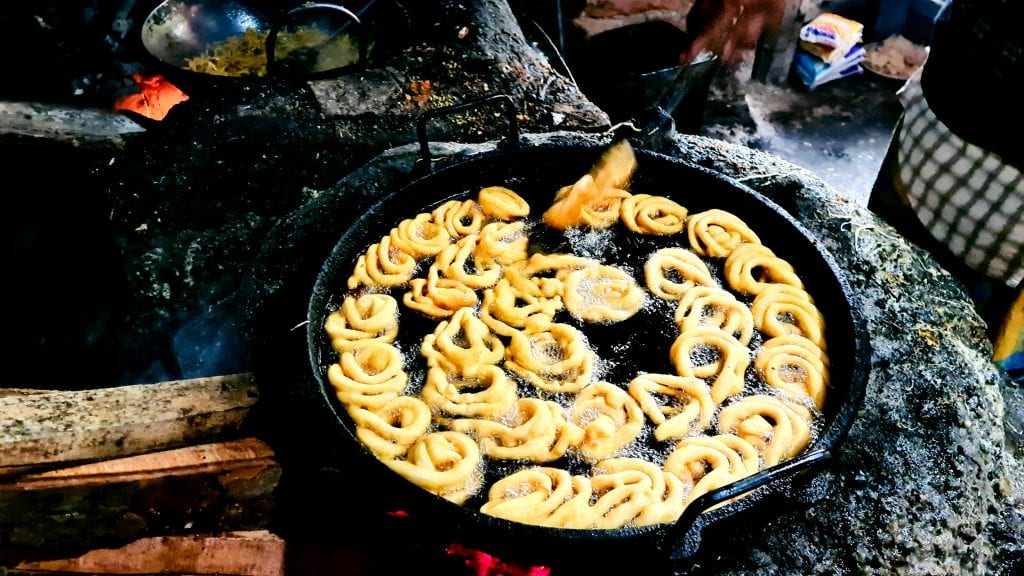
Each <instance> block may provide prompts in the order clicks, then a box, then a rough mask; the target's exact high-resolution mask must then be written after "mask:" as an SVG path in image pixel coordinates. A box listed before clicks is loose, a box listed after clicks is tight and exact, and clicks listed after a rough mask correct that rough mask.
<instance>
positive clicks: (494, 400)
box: [420, 364, 517, 432]
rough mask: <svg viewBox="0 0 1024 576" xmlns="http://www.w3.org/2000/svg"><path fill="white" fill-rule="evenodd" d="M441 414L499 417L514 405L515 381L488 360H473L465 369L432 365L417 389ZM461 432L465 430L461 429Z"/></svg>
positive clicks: (515, 397)
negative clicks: (472, 363)
mask: <svg viewBox="0 0 1024 576" xmlns="http://www.w3.org/2000/svg"><path fill="white" fill-rule="evenodd" d="M420 394H421V395H422V396H423V400H424V401H425V402H426V403H427V405H428V406H430V408H431V409H433V410H434V411H435V412H437V413H438V414H440V415H443V416H445V417H447V416H466V417H470V418H498V417H499V416H501V415H502V414H505V413H506V412H508V411H509V410H511V409H512V407H513V406H515V403H516V399H517V395H516V394H517V389H516V383H515V382H513V381H512V380H511V379H510V378H509V377H508V376H506V375H505V371H504V370H502V369H501V368H499V367H498V366H494V365H491V364H476V365H473V366H470V367H469V368H467V369H466V371H465V372H462V371H459V372H456V371H453V370H450V369H445V368H439V367H437V366H434V367H432V368H430V369H429V370H428V371H427V380H426V382H425V383H424V384H423V391H422V392H421V393H420ZM463 432H464V430H463Z"/></svg>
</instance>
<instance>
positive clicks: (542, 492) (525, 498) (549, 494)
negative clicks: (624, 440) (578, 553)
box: [480, 466, 591, 528]
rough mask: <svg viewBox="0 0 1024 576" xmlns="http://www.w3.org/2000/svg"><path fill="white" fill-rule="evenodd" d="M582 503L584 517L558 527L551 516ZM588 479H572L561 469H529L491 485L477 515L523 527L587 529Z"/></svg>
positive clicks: (568, 520)
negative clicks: (567, 507)
mask: <svg viewBox="0 0 1024 576" xmlns="http://www.w3.org/2000/svg"><path fill="white" fill-rule="evenodd" d="M580 501H582V502H583V507H582V509H581V512H582V513H583V514H584V515H585V516H586V517H585V518H577V519H576V520H575V522H573V521H572V519H566V518H565V517H566V516H567V514H566V513H562V514H561V516H562V518H563V520H565V523H564V524H562V525H557V524H555V523H554V521H553V519H552V516H553V515H554V514H555V512H556V511H558V510H559V509H561V508H563V507H566V506H569V507H570V508H573V507H574V506H576V505H577V504H578V503H579V502H580ZM589 501H590V480H588V479H587V478H584V477H582V476H572V475H571V474H569V473H568V472H567V471H565V470H563V469H561V468H551V467H545V466H532V467H530V468H524V469H522V470H520V471H518V472H515V473H513V474H509V475H508V476H505V477H504V478H501V479H500V480H498V481H497V482H495V483H494V484H492V485H491V488H490V490H488V492H487V502H485V503H484V505H483V506H481V507H480V512H482V513H483V514H487V515H489V516H494V517H496V518H504V519H505V520H511V521H513V522H519V523H522V524H532V525H534V526H549V527H560V528H567V527H569V526H568V524H572V525H575V526H577V527H586V526H587V525H589V523H590V522H591V516H590V514H589V512H590V509H589V508H590V507H589Z"/></svg>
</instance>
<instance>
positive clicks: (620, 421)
mask: <svg viewBox="0 0 1024 576" xmlns="http://www.w3.org/2000/svg"><path fill="white" fill-rule="evenodd" d="M569 419H570V420H571V421H572V422H573V423H575V424H576V425H577V426H579V427H580V428H583V431H584V432H585V433H586V434H585V436H584V437H583V442H581V443H580V454H581V455H582V456H583V458H584V460H587V461H588V462H597V461H598V460H603V459H605V458H609V457H611V456H612V455H614V454H615V452H617V451H618V450H621V449H622V448H625V447H626V445H627V444H629V443H630V442H632V441H633V439H634V438H636V437H637V435H638V434H640V430H641V429H643V426H644V413H643V411H642V410H641V409H640V405H639V404H637V402H636V400H634V399H633V397H632V396H630V395H629V393H627V392H626V391H625V390H623V389H622V388H619V387H618V386H616V385H614V384H609V383H608V382H595V383H593V384H591V385H590V386H587V387H586V388H584V389H583V390H581V391H580V392H579V394H577V395H576V399H575V401H574V402H573V404H572V408H570V410H569Z"/></svg>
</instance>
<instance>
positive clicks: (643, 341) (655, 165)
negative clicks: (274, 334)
mask: <svg viewBox="0 0 1024 576" xmlns="http://www.w3.org/2000/svg"><path fill="white" fill-rule="evenodd" d="M495 101H497V102H501V103H504V104H506V107H511V101H509V100H506V99H497V100H495ZM446 112H449V111H445V113H446ZM429 119H430V117H429V116H425V117H424V118H422V119H421V122H420V136H421V146H422V149H423V151H424V154H423V163H424V164H426V165H428V166H429V163H430V155H429V145H428V144H427V141H426V136H425V134H426V129H425V125H426V122H427V121H428V120H429ZM603 149H604V146H597V145H579V144H573V145H560V144H550V145H537V146H527V145H525V144H523V143H522V142H520V141H519V137H518V134H517V133H516V130H515V127H514V124H511V123H510V134H509V135H508V136H507V137H506V138H505V140H504V142H503V143H502V145H500V146H498V147H497V149H496V150H494V151H493V152H490V153H485V154H480V155H476V156H473V157H471V158H469V159H464V160H461V161H457V162H455V163H454V164H451V165H448V166H446V167H444V168H442V169H438V170H436V171H433V172H427V173H426V174H425V175H422V176H420V177H418V178H417V179H415V180H413V181H411V182H410V183H409V184H408V185H406V186H404V187H403V188H401V189H399V190H396V191H394V192H393V193H391V194H388V195H386V196H384V197H382V198H381V199H380V200H379V201H378V202H377V203H376V204H374V205H373V206H372V207H371V208H370V209H369V210H368V211H367V212H366V213H364V214H362V215H361V216H360V217H359V218H358V219H357V220H356V221H355V223H354V224H353V225H352V226H351V227H349V228H348V229H346V230H344V231H343V232H342V233H341V238H340V240H339V241H338V242H337V245H336V246H335V248H334V250H333V252H332V253H331V254H330V256H329V257H328V258H327V260H326V262H325V263H324V265H323V268H322V270H321V271H320V274H319V277H318V279H317V281H316V284H315V287H314V290H313V294H312V297H311V299H310V302H309V308H308V324H307V343H308V347H309V362H310V364H309V371H310V373H309V375H308V381H307V385H309V386H312V388H313V389H314V390H315V391H314V394H315V396H316V398H317V400H318V402H319V405H320V407H321V408H322V415H324V416H326V418H327V419H328V420H329V421H330V422H331V425H330V426H331V428H330V429H331V430H332V431H333V433H334V435H335V438H333V439H332V440H334V441H336V442H339V443H341V444H343V445H345V446H346V448H348V449H350V450H349V451H348V454H349V456H348V457H350V458H351V460H350V461H349V465H350V466H358V467H359V470H360V473H361V474H366V475H367V478H368V480H367V485H369V486H376V487H378V488H379V489H380V490H379V491H375V492H377V493H378V494H379V497H382V498H393V497H394V496H395V495H399V494H400V495H401V496H402V500H403V501H405V502H406V503H407V504H408V506H409V507H410V508H411V509H412V510H413V515H414V516H416V517H419V518H422V519H425V521H426V522H427V528H426V529H427V530H429V533H430V534H431V535H444V536H442V537H447V538H449V541H460V542H462V543H465V544H468V545H474V544H476V545H478V546H482V547H484V549H486V550H488V551H496V552H498V553H505V554H508V555H511V557H512V558H517V557H518V558H521V559H522V560H524V561H528V562H532V563H545V562H547V563H551V562H565V561H572V559H587V560H589V561H595V560H596V561H597V562H598V563H599V564H600V563H601V562H602V561H607V562H617V561H621V560H622V556H621V555H622V554H636V553H638V551H647V552H645V554H646V556H645V558H646V560H645V561H655V560H657V559H662V560H666V561H669V560H672V561H684V562H685V561H687V559H689V558H691V557H693V556H694V554H695V553H696V552H697V551H698V550H699V548H700V540H701V533H702V531H704V528H705V527H710V526H717V525H726V526H727V525H728V524H729V522H734V521H736V520H737V518H738V517H740V516H743V515H745V514H746V513H748V512H757V511H758V510H762V509H765V506H762V505H764V504H765V503H766V502H769V501H775V502H778V501H782V502H788V503H795V502H808V501H813V500H814V499H815V497H817V498H820V495H815V494H814V491H815V489H816V488H815V487H814V482H813V480H814V479H815V478H816V477H818V476H820V475H821V470H822V469H823V464H824V463H825V462H826V461H827V460H828V459H829V458H830V457H831V455H832V453H833V452H834V451H835V450H836V449H837V448H838V447H839V445H840V443H841V441H842V439H843V438H844V436H845V435H846V432H847V431H848V429H849V427H850V425H851V423H852V420H853V418H854V415H855V412H856V410H857V407H858V406H859V404H860V402H861V399H862V396H863V393H864V388H865V383H866V380H867V372H868V358H869V350H868V343H867V339H866V335H865V332H864V330H863V327H862V326H861V322H860V320H859V319H858V316H857V312H856V304H855V302H856V298H855V296H854V294H853V293H852V292H851V289H850V287H849V285H848V284H847V282H846V281H845V280H844V278H843V274H842V272H841V271H840V270H839V269H838V268H837V266H836V264H835V262H834V261H833V259H832V258H831V257H830V256H829V254H828V253H827V252H825V251H824V250H823V249H822V248H821V247H820V244H819V243H817V242H815V241H814V239H813V238H812V237H811V236H810V235H809V234H808V233H807V232H806V231H805V230H804V228H803V227H802V226H801V225H800V224H799V223H798V222H796V221H795V220H794V219H793V217H791V216H790V215H789V214H788V213H786V212H785V211H784V210H783V209H782V208H780V207H779V206H777V205H776V204H774V203H772V202H771V201H769V200H768V199H767V198H765V197H764V196H762V195H760V194H758V193H756V192H755V191H753V190H751V189H750V188H747V187H745V186H743V185H742V184H739V183H738V182H736V181H734V180H732V179H729V178H726V177H724V176H722V175H720V174H717V173H714V172H711V171H709V170H706V169H703V168H700V167H698V166H695V165H692V164H689V163H686V162H683V161H680V160H678V159H675V158H672V157H669V156H665V155H662V154H658V153H654V152H651V151H649V150H647V149H644V148H642V147H640V143H636V144H634V150H635V152H636V156H637V161H638V168H637V170H636V173H635V176H634V179H633V182H632V185H631V190H632V191H634V192H644V193H650V194H662V195H665V196H668V197H670V198H672V199H674V200H676V201H677V202H679V203H680V204H682V205H683V206H685V207H687V208H688V209H689V210H690V212H691V213H694V212H699V211H702V210H706V209H710V208H721V209H725V210H728V211H730V212H732V213H734V214H736V215H737V216H739V217H740V218H741V219H743V220H744V221H745V222H747V223H748V224H749V225H750V226H751V227H752V228H753V229H754V230H755V231H756V232H758V234H759V235H760V236H761V238H762V241H763V242H764V243H765V244H766V245H768V246H769V247H770V248H772V250H773V251H775V253H776V254H778V255H779V256H780V257H782V258H785V259H786V260H787V261H789V262H790V263H791V264H792V265H793V266H794V268H795V269H796V271H797V273H798V274H799V275H800V276H801V278H802V279H803V280H804V282H805V285H806V288H807V290H808V292H809V293H810V294H811V295H812V296H813V297H814V299H815V302H816V304H817V306H818V307H819V309H820V310H821V312H822V314H823V315H824V316H825V318H826V339H827V340H826V341H827V344H828V352H829V355H830V378H831V381H830V387H829V389H828V397H827V402H826V405H825V407H824V410H823V414H822V415H821V416H819V421H820V424H821V425H820V428H819V430H818V434H817V437H816V438H815V440H814V441H813V443H812V445H811V446H809V447H808V448H807V450H806V451H805V452H804V453H803V454H802V455H800V456H799V457H797V458H794V459H792V460H789V461H786V462H784V463H782V464H780V465H777V466H774V467H772V468H769V469H766V470H764V471H762V472H759V473H758V474H755V475H754V476H751V477H748V478H746V479H744V480H742V481H739V482H737V483H734V484H731V485H728V486H725V487H723V488H721V489H718V490H715V491H713V492H710V493H708V494H706V495H704V496H702V497H700V498H699V499H697V500H696V501H695V502H693V503H692V504H691V505H690V506H689V507H688V508H687V510H686V512H685V513H684V514H683V516H682V517H681V518H680V519H679V520H678V522H677V523H676V524H675V525H660V526H648V527H641V528H623V529H618V530H569V529H553V528H542V527H537V526H527V525H523V524H519V523H514V522H509V521H506V520H503V519H499V518H494V517H490V516H487V515H484V514H481V513H479V512H478V511H477V510H478V508H479V505H480V503H481V502H482V500H481V499H482V498H486V489H484V490H482V491H481V492H483V494H481V495H480V496H478V497H475V498H474V499H471V500H470V501H469V502H467V503H466V504H465V505H461V506H460V505H456V504H453V503H451V502H448V501H447V500H444V499H442V498H440V497H436V496H434V495H432V494H430V493H429V492H427V491H425V490H422V489H421V488H419V487H417V486H415V485H413V484H412V483H410V482H408V481H406V480H405V479H404V478H402V477H400V476H398V475H397V474H395V473H393V472H392V471H391V470H390V469H388V468H387V467H386V466H384V465H383V464H382V463H381V462H379V461H378V460H377V458H376V457H375V456H373V455H372V454H371V453H370V452H369V451H368V450H366V449H365V448H364V447H363V446H362V444H361V442H360V441H359V440H358V439H357V438H356V437H355V435H354V427H353V425H352V422H351V421H350V419H349V418H348V416H347V414H346V413H345V410H344V409H343V407H342V406H341V404H340V403H339V402H338V401H337V399H336V398H335V395H334V391H333V388H332V386H331V384H330V383H329V382H328V380H327V378H326V371H327V368H328V366H329V365H330V364H332V363H334V362H336V361H337V352H335V351H334V350H333V349H332V348H331V345H330V342H329V339H328V338H327V337H326V334H325V333H324V330H323V328H322V327H323V324H324V320H325V318H326V317H327V315H328V314H329V313H330V312H331V311H333V310H335V309H337V308H338V307H339V305H340V303H341V300H342V299H343V298H344V296H345V295H346V280H347V278H348V276H349V274H350V273H351V271H352V269H353V266H354V264H355V262H356V259H357V258H358V256H359V255H360V254H362V253H363V252H364V251H365V250H366V248H367V247H368V246H369V245H370V244H372V243H374V242H376V241H378V240H379V239H380V238H381V237H383V236H386V235H387V234H388V233H389V232H390V230H391V228H392V227H394V226H395V225H396V224H397V223H398V222H400V221H401V220H403V219H405V218H410V217H412V216H415V215H416V214H418V213H421V212H429V211H431V210H432V209H433V208H435V207H436V206H438V205H439V204H441V203H442V202H444V201H447V200H449V199H453V198H454V199H464V198H469V197H475V195H476V193H477V192H478V190H479V189H480V188H481V187H484V186H491V185H503V186H507V187H509V188H511V189H513V190H515V191H516V192H517V193H519V194H520V195H521V196H523V197H524V198H525V199H526V200H527V201H528V202H529V203H530V205H531V207H532V212H531V214H532V215H533V216H537V215H539V214H540V212H542V211H543V210H544V209H546V207H548V206H550V204H551V202H552V199H553V196H554V193H555V191H557V190H558V189H559V188H560V187H561V186H564V185H566V184H570V183H572V182H575V181H576V179H578V178H579V177H580V176H581V175H582V174H585V173H586V172H587V171H588V170H589V169H590V168H591V166H592V165H593V164H594V162H595V161H596V160H597V159H598V158H599V156H600V154H601V152H602V151H603ZM635 236H636V235H633V236H632V237H631V236H628V235H626V234H623V235H621V236H616V237H615V238H614V244H615V246H614V247H613V248H611V249H606V250H605V251H604V253H603V258H604V259H605V261H606V262H610V263H613V264H616V265H618V266H620V267H623V268H627V269H630V270H632V271H633V272H634V275H635V276H637V277H639V278H641V279H642V267H643V261H644V259H645V257H646V255H648V254H650V252H651V251H652V250H653V249H654V247H658V246H665V245H669V244H671V243H673V240H671V239H666V238H647V237H644V238H642V239H637V238H636V237H635ZM560 238H561V237H560V236H559V237H558V238H554V237H552V238H548V237H546V236H545V235H544V234H543V233H540V232H536V233H531V247H533V248H536V247H540V248H541V249H543V250H546V251H549V252H551V251H554V250H556V249H559V248H566V246H565V245H564V244H559V242H561V240H560ZM674 242H675V243H678V239H677V240H675V241H674ZM606 248H607V247H606ZM576 251H577V253H579V250H576ZM638 272H639V274H638ZM398 298H399V300H401V296H400V294H398ZM671 322H672V321H671V318H668V317H667V315H665V314H664V313H663V311H662V312H661V313H660V314H659V313H654V312H651V313H647V314H645V313H641V314H639V315H638V316H636V317H634V318H633V319H631V320H628V321H626V322H622V323H619V324H614V325H612V326H610V327H606V328H602V327H594V326H593V325H588V326H586V327H585V328H583V329H584V330H585V331H586V333H587V336H588V342H589V343H590V345H591V346H592V347H593V348H595V349H596V350H597V352H598V354H599V355H600V356H601V357H604V358H614V359H615V364H616V367H614V368H612V369H611V371H610V373H609V374H607V375H606V376H605V378H604V379H605V380H607V381H609V382H615V383H620V384H622V383H625V382H628V380H629V379H630V378H631V377H632V375H635V374H636V372H637V371H638V370H646V371H655V370H659V369H661V370H669V371H670V370H671V368H670V367H669V366H668V361H667V359H668V353H667V350H668V346H669V345H670V344H671V337H669V336H667V335H666V334H671V332H669V331H668V330H669V325H670V324H671ZM435 325H436V323H435V322H433V321H427V320H419V319H417V317H416V314H414V313H412V312H410V311H403V313H402V315H401V317H400V329H399V340H398V342H397V344H398V346H399V348H400V349H401V350H403V351H405V353H406V354H411V353H415V351H418V349H419V342H420V340H421V339H422V336H423V335H424V334H426V333H427V332H428V331H430V330H432V329H433V327H434V326H435ZM672 328H673V329H674V325H672ZM662 359H664V360H662ZM659 362H662V364H659ZM414 377H415V376H413V378H414ZM413 378H411V380H412V379H413ZM521 388H522V387H521ZM488 480H493V478H489V479H488ZM754 489H757V490H756V492H753V493H751V494H749V495H747V496H746V497H743V498H740V499H738V500H735V501H733V502H730V503H727V504H725V505H723V506H720V507H717V508H715V509H714V510H709V511H706V510H707V509H708V508H710V507H712V506H714V505H715V504H719V503H722V502H724V501H726V500H729V499H730V498H732V497H733V496H736V495H738V494H744V493H746V492H749V491H751V490H754ZM368 497H371V496H368Z"/></svg>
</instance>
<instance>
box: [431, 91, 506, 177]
mask: <svg viewBox="0 0 1024 576" xmlns="http://www.w3.org/2000/svg"><path fill="white" fill-rule="evenodd" d="M488 104H499V105H501V108H502V110H503V111H504V112H505V120H506V121H507V125H508V128H507V130H508V133H507V134H505V139H504V140H502V141H501V143H500V144H499V146H501V147H502V148H504V149H510V148H514V147H516V146H518V145H519V120H518V118H517V114H518V112H517V110H516V105H515V102H513V101H512V97H511V96H509V95H507V94H495V95H493V96H485V97H483V98H480V99H477V100H471V101H469V102H464V103H462V104H456V105H454V106H445V107H443V108H435V109H433V110H427V111H426V112H424V113H422V114H420V116H419V118H418V119H417V120H416V137H417V139H418V140H419V142H420V159H419V164H420V165H421V169H422V170H423V171H425V172H430V169H431V168H430V167H431V160H432V159H433V157H432V156H431V155H430V141H429V140H428V138H427V122H429V121H431V120H434V119H435V118H440V117H444V116H450V115H452V114H458V113H459V112H465V111H466V110H471V109H473V108H478V107H480V106H485V105H488Z"/></svg>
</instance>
